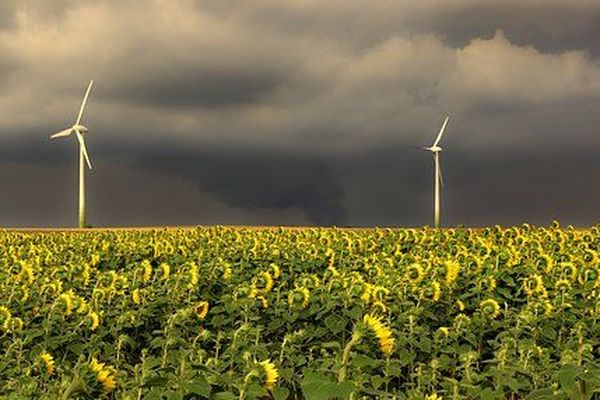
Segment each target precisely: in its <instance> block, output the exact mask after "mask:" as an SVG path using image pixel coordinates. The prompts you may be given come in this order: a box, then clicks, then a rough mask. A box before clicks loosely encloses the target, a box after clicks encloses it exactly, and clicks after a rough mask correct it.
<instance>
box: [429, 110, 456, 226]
mask: <svg viewBox="0 0 600 400" xmlns="http://www.w3.org/2000/svg"><path fill="white" fill-rule="evenodd" d="M449 118H450V117H446V119H445V120H444V123H443V124H442V128H441V129H440V132H439V133H438V135H437V138H436V139H435V142H433V145H431V147H423V149H424V150H427V151H430V152H431V153H433V162H434V164H435V171H434V175H433V181H434V185H433V186H434V190H433V223H434V225H435V227H436V228H439V226H440V185H443V184H444V181H443V179H442V169H441V168H440V153H441V152H442V148H441V147H440V146H438V144H439V143H440V140H442V135H443V134H444V130H446V125H447V124H448V119H449Z"/></svg>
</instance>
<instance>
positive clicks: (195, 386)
mask: <svg viewBox="0 0 600 400" xmlns="http://www.w3.org/2000/svg"><path fill="white" fill-rule="evenodd" d="M183 387H184V388H185V389H186V390H187V391H188V392H190V393H193V394H197V395H200V396H204V397H209V396H210V392H211V390H212V387H211V385H210V383H208V382H207V381H206V379H204V378H203V377H200V378H197V379H196V380H194V381H193V382H190V383H186V384H184V385H183Z"/></svg>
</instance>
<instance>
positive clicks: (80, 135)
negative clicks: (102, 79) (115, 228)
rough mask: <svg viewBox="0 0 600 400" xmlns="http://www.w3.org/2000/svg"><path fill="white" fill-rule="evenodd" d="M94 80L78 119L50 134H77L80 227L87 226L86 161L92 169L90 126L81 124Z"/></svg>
mask: <svg viewBox="0 0 600 400" xmlns="http://www.w3.org/2000/svg"><path fill="white" fill-rule="evenodd" d="M93 84H94V81H90V84H89V86H88V88H87V91H86V92H85V96H84V97H83V102H82V103H81V107H80V108H79V115H78V116H77V121H75V124H74V125H73V126H72V127H70V128H68V129H65V130H64V131H60V132H58V133H55V134H54V135H52V136H50V138H51V139H55V138H59V137H64V136H69V135H71V134H72V133H75V136H77V140H78V141H79V214H78V219H77V221H78V226H79V228H85V227H86V224H85V165H84V160H85V163H87V166H88V168H89V169H92V164H91V163H90V158H89V156H88V153H87V149H86V148H85V138H84V135H85V134H86V133H88V128H86V127H85V126H83V125H82V124H81V118H82V117H83V110H84V109H85V104H86V103H87V99H88V96H89V95H90V91H91V90H92V85H93Z"/></svg>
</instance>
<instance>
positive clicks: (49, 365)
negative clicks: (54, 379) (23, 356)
mask: <svg viewBox="0 0 600 400" xmlns="http://www.w3.org/2000/svg"><path fill="white" fill-rule="evenodd" d="M40 360H41V362H42V364H43V365H44V368H45V369H46V373H47V374H48V375H52V374H53V373H54V370H55V366H54V357H52V355H51V354H50V353H48V352H45V351H44V352H43V353H42V354H40Z"/></svg>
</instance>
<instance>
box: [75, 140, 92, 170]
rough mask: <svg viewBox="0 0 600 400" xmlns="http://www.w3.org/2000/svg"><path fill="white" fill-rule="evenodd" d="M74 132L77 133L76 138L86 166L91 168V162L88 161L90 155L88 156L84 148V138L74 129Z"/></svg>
mask: <svg viewBox="0 0 600 400" xmlns="http://www.w3.org/2000/svg"><path fill="white" fill-rule="evenodd" d="M75 133H76V134H77V140H79V146H80V147H81V151H83V158H85V162H86V163H87V165H88V168H89V169H92V163H91V162H90V157H89V156H88V153H87V149H86V148H85V140H84V139H83V135H82V134H81V132H79V131H75Z"/></svg>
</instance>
